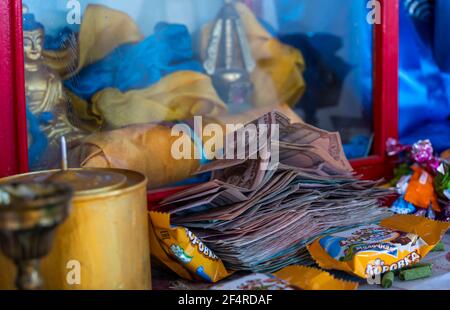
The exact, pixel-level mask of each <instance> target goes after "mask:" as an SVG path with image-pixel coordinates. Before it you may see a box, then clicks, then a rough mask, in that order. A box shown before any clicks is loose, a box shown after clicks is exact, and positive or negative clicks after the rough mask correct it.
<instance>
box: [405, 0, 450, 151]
mask: <svg viewBox="0 0 450 310" xmlns="http://www.w3.org/2000/svg"><path fill="white" fill-rule="evenodd" d="M404 5H405V1H402V3H401V6H400V68H399V116H400V118H399V134H400V140H401V141H402V143H405V144H412V143H414V142H416V141H417V140H420V139H426V138H427V139H430V140H431V141H432V143H433V146H434V148H435V149H436V150H437V151H438V152H440V151H442V150H445V149H447V148H450V139H449V133H450V121H449V117H450V104H449V98H450V74H446V73H444V72H442V71H441V70H440V68H439V66H438V65H437V63H436V61H435V57H434V51H433V35H432V34H433V30H434V21H435V19H434V18H432V19H429V20H425V21H424V20H419V19H417V18H414V17H412V16H411V15H410V14H409V13H408V11H407V10H406V8H405V6H404ZM449 12H450V11H447V12H446V15H447V18H450V14H449ZM447 32H448V30H447Z"/></svg>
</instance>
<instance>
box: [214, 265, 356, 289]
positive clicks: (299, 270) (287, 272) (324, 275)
mask: <svg viewBox="0 0 450 310" xmlns="http://www.w3.org/2000/svg"><path fill="white" fill-rule="evenodd" d="M357 288H358V283H355V282H349V281H344V280H338V279H336V278H334V277H333V276H332V275H330V274H329V273H328V272H326V271H323V270H320V269H317V268H311V267H306V266H300V265H295V266H289V267H285V268H283V269H281V270H280V271H277V272H275V273H274V274H265V273H252V274H249V275H246V276H243V277H240V278H238V279H234V280H230V281H226V282H223V283H220V284H217V285H214V286H213V287H211V289H212V290H243V291H248V290H250V291H255V290H258V291H261V290H268V291H276V290H294V289H300V290H356V289H357Z"/></svg>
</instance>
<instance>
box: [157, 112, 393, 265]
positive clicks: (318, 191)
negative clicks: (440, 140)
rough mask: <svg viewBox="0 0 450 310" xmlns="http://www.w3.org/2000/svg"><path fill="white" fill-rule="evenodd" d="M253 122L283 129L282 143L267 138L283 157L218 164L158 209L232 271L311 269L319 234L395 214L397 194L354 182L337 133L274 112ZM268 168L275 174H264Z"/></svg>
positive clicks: (376, 183) (377, 185)
mask: <svg viewBox="0 0 450 310" xmlns="http://www.w3.org/2000/svg"><path fill="white" fill-rule="evenodd" d="M252 124H268V125H269V126H272V125H277V126H278V127H279V128H278V129H277V130H279V135H278V136H277V139H273V135H271V130H268V132H267V133H266V134H267V135H268V138H269V140H268V142H267V143H269V144H271V145H276V146H277V147H276V148H268V149H267V150H268V151H269V152H273V150H276V151H277V152H279V154H278V156H272V154H270V156H268V157H265V158H256V159H255V158H250V157H251V156H250V155H252V153H251V152H247V153H246V156H245V158H243V159H239V160H233V159H231V160H227V159H219V160H215V161H213V162H211V163H208V164H207V165H205V166H203V167H201V168H200V169H199V172H206V171H208V172H212V177H211V180H210V181H209V182H206V183H203V184H199V185H196V186H194V187H192V188H189V189H187V190H184V191H182V192H179V193H176V194H174V195H172V196H170V197H168V198H166V199H165V200H164V201H162V202H161V204H160V206H159V207H158V210H159V211H162V212H169V213H170V214H171V221H172V224H173V225H179V226H184V227H187V228H189V229H190V230H192V231H193V232H194V234H195V235H196V236H197V237H198V238H200V239H201V240H202V242H204V244H206V245H207V246H208V247H209V248H210V249H212V250H213V251H214V253H215V254H216V255H217V256H219V257H220V258H221V259H222V260H223V262H224V263H225V264H226V265H227V267H228V268H230V269H231V270H238V271H239V270H241V271H252V272H273V271H276V270H278V269H281V268H283V267H285V266H288V265H290V264H311V263H312V260H311V258H310V257H309V255H308V254H307V251H306V248H305V247H306V245H307V244H308V243H309V242H311V241H312V240H314V239H315V238H317V237H318V236H321V235H324V234H328V233H333V232H335V231H340V230H345V229H348V228H349V227H354V226H356V225H360V224H365V223H375V222H378V221H380V220H381V219H383V218H385V217H387V216H389V215H390V211H389V209H388V208H383V207H382V205H383V200H384V199H386V198H387V197H389V196H390V195H391V194H393V191H392V190H390V189H386V188H382V187H380V184H381V181H369V180H361V179H359V178H358V177H357V176H355V174H354V172H353V169H352V167H351V165H350V163H349V162H348V160H347V159H346V157H345V155H344V152H343V147H342V143H341V139H340V137H339V134H338V133H332V132H327V131H325V130H321V129H318V128H315V127H313V126H310V125H307V124H292V123H290V121H289V119H287V118H286V117H284V116H283V115H281V114H279V113H277V112H272V113H268V114H267V115H265V116H263V117H262V118H260V119H257V120H255V121H254V122H252ZM259 151H260V150H259V149H258V152H259ZM274 158H277V159H278V161H276V162H275V161H274ZM263 163H265V164H267V165H269V167H271V169H261V167H262V165H263ZM266 168H267V167H266Z"/></svg>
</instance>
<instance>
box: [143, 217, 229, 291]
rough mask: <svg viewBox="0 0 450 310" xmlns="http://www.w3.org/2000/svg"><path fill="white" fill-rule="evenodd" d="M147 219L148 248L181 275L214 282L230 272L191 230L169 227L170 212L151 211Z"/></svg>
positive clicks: (186, 277) (189, 278) (188, 278)
mask: <svg viewBox="0 0 450 310" xmlns="http://www.w3.org/2000/svg"><path fill="white" fill-rule="evenodd" d="M150 222H151V223H150V245H151V249H150V252H151V253H152V255H153V256H154V257H156V259H158V260H159V261H160V262H162V263H163V264H164V265H165V266H167V267H168V268H169V269H171V270H172V271H174V272H175V273H177V274H178V275H179V276H180V277H182V278H184V279H187V280H201V281H206V282H211V283H215V282H217V281H220V280H222V279H223V278H226V277H227V276H229V275H230V274H231V273H230V272H228V271H227V270H226V268H225V266H224V264H223V262H222V261H221V260H220V258H219V257H217V256H216V255H215V254H214V253H213V252H212V251H211V250H210V249H209V248H208V247H207V246H206V245H205V244H204V243H203V242H202V241H201V240H200V239H199V238H197V237H196V236H195V235H194V234H193V233H192V232H191V231H190V230H188V229H187V228H184V227H172V226H171V225H170V215H169V214H166V213H160V212H150Z"/></svg>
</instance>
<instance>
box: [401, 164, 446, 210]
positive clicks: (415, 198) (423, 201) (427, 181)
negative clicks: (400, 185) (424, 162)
mask: <svg viewBox="0 0 450 310" xmlns="http://www.w3.org/2000/svg"><path fill="white" fill-rule="evenodd" d="M412 169H413V170H414V174H413V175H412V177H411V180H410V181H409V185H408V188H407V190H406V193H405V200H406V201H407V202H410V203H412V204H413V205H414V206H416V207H418V208H423V209H428V207H429V206H430V205H431V206H432V207H433V210H434V211H436V212H440V211H441V209H440V208H439V203H438V200H437V196H436V192H435V191H434V183H433V182H434V178H433V176H432V175H431V174H429V173H428V172H427V171H425V170H424V169H422V168H420V167H419V166H413V167H412Z"/></svg>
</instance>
